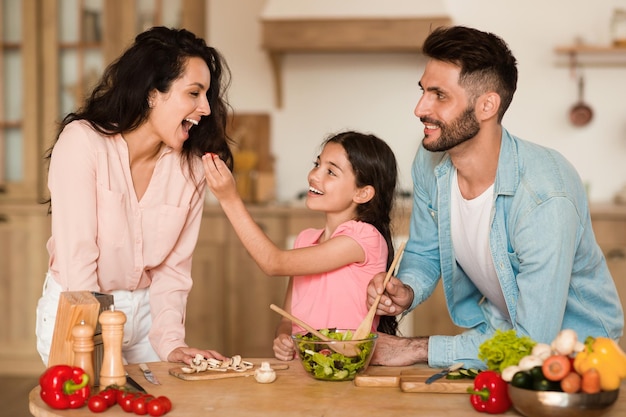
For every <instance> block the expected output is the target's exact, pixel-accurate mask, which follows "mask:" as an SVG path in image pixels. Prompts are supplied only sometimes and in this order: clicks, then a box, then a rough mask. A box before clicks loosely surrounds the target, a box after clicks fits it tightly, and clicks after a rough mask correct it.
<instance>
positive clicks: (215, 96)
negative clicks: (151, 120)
mask: <svg viewBox="0 0 626 417" xmlns="http://www.w3.org/2000/svg"><path fill="white" fill-rule="evenodd" d="M192 57H199V58H201V59H202V60H204V62H206V64H207V66H208V67H209V71H210V73H211V85H210V87H209V89H208V91H207V93H206V95H207V100H208V102H209V106H210V108H211V114H210V115H208V116H204V117H202V118H201V119H200V122H199V123H198V125H197V126H194V127H193V128H192V129H191V130H190V131H189V138H188V139H187V140H186V141H185V143H184V144H183V149H182V156H183V157H182V163H183V164H186V165H187V167H188V168H189V169H188V171H189V175H190V178H191V179H192V181H194V182H195V180H196V179H195V178H194V175H193V170H192V169H191V167H192V166H193V165H192V160H193V159H194V158H196V157H198V156H202V155H203V154H205V153H206V152H213V153H216V154H218V155H219V156H220V158H221V159H222V160H224V161H225V162H226V164H227V165H228V166H229V168H231V169H232V166H233V155H232V152H231V150H230V147H229V142H230V140H229V139H228V138H227V136H226V122H227V117H228V107H229V106H228V103H227V101H226V97H225V96H226V90H227V88H228V86H229V84H230V72H229V69H228V66H227V64H226V61H225V60H224V58H223V57H222V56H221V54H220V53H219V52H218V51H217V50H216V49H214V48H212V47H210V46H207V44H206V43H205V41H204V40H203V39H202V38H198V37H196V35H194V34H193V33H191V32H189V31H188V30H186V29H170V28H166V27H163V26H157V27H153V28H151V29H148V30H147V31H145V32H142V33H140V34H139V35H137V37H136V38H135V41H134V43H133V44H132V45H131V46H130V47H129V48H128V49H127V50H126V51H125V52H124V53H123V54H122V55H121V56H120V57H119V58H117V59H116V60H115V61H114V62H112V63H111V64H110V65H109V66H108V67H107V68H106V69H105V71H104V74H103V75H102V78H101V79H100V81H99V82H98V84H97V85H96V87H95V88H94V89H93V91H92V92H91V95H90V96H89V97H88V98H87V99H86V101H85V103H84V105H83V106H82V107H81V108H80V109H78V110H76V111H75V112H72V113H69V114H68V115H67V116H65V118H64V119H63V121H62V122H61V123H60V126H59V129H58V133H57V137H56V139H55V143H56V141H57V140H58V138H59V134H60V133H61V132H62V131H63V129H64V128H65V126H67V125H68V124H69V123H71V122H73V121H75V120H86V121H87V122H89V123H90V124H91V126H92V127H93V128H94V129H95V130H96V131H98V132H100V133H101V134H103V135H115V134H119V133H124V132H130V131H133V130H135V129H137V128H138V127H139V126H141V125H142V124H143V123H144V122H145V121H146V120H147V119H148V116H149V114H150V106H149V105H148V97H149V95H150V93H151V92H152V91H154V90H157V91H160V92H161V93H166V92H168V91H169V89H170V87H171V85H172V82H173V81H175V80H176V79H178V78H180V77H181V76H182V75H183V72H184V71H185V66H186V65H187V62H188V60H189V58H192ZM53 149H54V145H52V147H51V148H50V149H49V150H48V151H47V153H46V158H48V159H49V158H50V156H51V155H52V151H53Z"/></svg>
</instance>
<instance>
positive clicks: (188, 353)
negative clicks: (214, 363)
mask: <svg viewBox="0 0 626 417" xmlns="http://www.w3.org/2000/svg"><path fill="white" fill-rule="evenodd" d="M198 353H199V354H200V355H202V356H203V357H205V358H207V359H208V358H215V359H219V360H224V359H226V357H225V356H224V355H222V354H221V353H219V352H216V351H214V350H202V349H196V348H191V347H177V348H176V349H174V350H173V351H171V352H170V354H169V355H167V361H168V362H184V363H186V364H187V365H190V364H191V360H192V359H193V358H195V357H196V355H197V354H198Z"/></svg>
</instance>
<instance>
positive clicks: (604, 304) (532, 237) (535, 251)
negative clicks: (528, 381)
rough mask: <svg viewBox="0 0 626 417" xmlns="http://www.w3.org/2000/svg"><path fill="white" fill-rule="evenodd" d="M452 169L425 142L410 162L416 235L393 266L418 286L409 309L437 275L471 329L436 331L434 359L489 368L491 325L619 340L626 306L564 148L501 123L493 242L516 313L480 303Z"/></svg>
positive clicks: (538, 335) (542, 337) (546, 338)
mask: <svg viewBox="0 0 626 417" xmlns="http://www.w3.org/2000/svg"><path fill="white" fill-rule="evenodd" d="M453 169H454V167H453V165H452V162H451V160H450V157H449V155H448V154H447V153H445V152H439V153H433V152H429V151H426V150H425V149H424V148H423V147H421V146H420V149H419V150H418V152H417V154H416V156H415V160H414V163H413V169H412V176H413V184H414V190H413V198H414V202H413V210H412V215H411V225H410V238H409V241H408V242H407V245H406V248H405V252H404V256H403V258H402V261H401V263H400V267H399V272H398V274H397V275H398V278H400V279H401V280H402V281H403V282H405V283H406V284H408V285H410V286H411V287H412V289H413V291H414V293H415V298H414V299H413V304H412V305H411V307H410V308H409V310H408V311H410V310H412V309H414V308H415V307H416V306H417V305H418V304H420V303H421V302H423V301H424V300H426V299H427V298H428V297H429V296H430V295H431V293H432V292H433V290H434V288H435V286H436V285H437V283H438V282H439V279H441V280H442V284H443V290H444V293H445V298H446V304H447V307H448V311H449V312H450V317H451V318H452V321H453V322H454V323H455V324H456V325H457V326H459V327H462V328H466V329H468V330H467V331H465V332H463V333H461V334H459V335H456V336H440V335H433V336H431V337H430V339H429V344H428V363H429V365H430V366H433V367H443V366H448V365H450V364H451V363H452V362H454V361H462V362H464V363H465V365H466V366H473V367H481V368H484V367H485V364H484V363H483V362H482V361H479V360H478V347H479V345H480V344H481V343H482V342H483V341H485V340H487V339H489V338H490V337H492V336H493V333H494V331H495V329H502V330H508V329H511V328H512V329H515V330H516V332H517V334H518V335H528V336H530V337H531V338H532V339H533V340H535V341H536V342H544V343H550V342H551V341H552V340H553V339H554V337H555V336H556V335H557V333H558V332H559V331H560V330H561V329H565V328H570V329H573V330H575V331H576V332H577V334H578V336H579V337H580V338H581V339H584V338H585V337H587V336H608V337H610V338H613V339H615V340H617V339H618V338H619V337H620V336H621V335H622V330H623V327H624V313H623V311H622V307H621V304H620V300H619V297H618V295H617V290H616V288H615V284H614V282H613V279H612V278H611V275H610V273H609V270H608V267H607V265H606V261H605V259H604V256H603V254H602V251H601V250H600V248H599V246H598V244H597V243H596V240H595V235H594V233H593V230H592V228H591V218H590V215H589V206H588V202H587V196H586V192H585V189H584V186H583V184H582V181H581V180H580V177H579V175H578V174H577V172H576V170H575V169H574V167H573V166H572V165H571V164H570V163H569V162H568V161H567V160H566V159H565V158H564V157H563V156H561V155H560V154H559V153H558V152H556V151H554V150H551V149H547V148H545V147H542V146H539V145H536V144H533V143H530V142H527V141H524V140H521V139H519V138H517V137H515V136H512V135H510V134H509V132H508V131H506V129H504V128H503V129H502V145H501V148H500V156H499V161H498V169H497V173H496V179H495V183H494V196H493V198H494V202H493V207H492V210H491V230H490V233H489V246H490V249H491V255H492V256H493V263H494V266H495V269H496V273H497V276H498V280H499V281H500V285H501V287H502V292H503V294H504V298H505V301H506V306H507V309H508V313H509V317H510V320H509V319H505V318H502V316H501V315H499V314H496V313H495V312H494V311H495V307H494V306H493V305H492V304H491V303H489V302H488V301H486V300H483V301H482V302H481V300H482V298H483V296H482V294H481V293H480V292H479V290H478V289H477V288H476V287H475V286H474V284H473V283H472V281H471V280H470V279H469V278H468V277H467V275H465V273H464V272H463V270H462V269H461V268H460V267H459V266H458V265H457V263H456V261H455V257H454V248H453V247H452V236H451V229H450V182H451V177H452V176H451V173H452V170H453ZM419 319H420V318H419V317H416V320H419Z"/></svg>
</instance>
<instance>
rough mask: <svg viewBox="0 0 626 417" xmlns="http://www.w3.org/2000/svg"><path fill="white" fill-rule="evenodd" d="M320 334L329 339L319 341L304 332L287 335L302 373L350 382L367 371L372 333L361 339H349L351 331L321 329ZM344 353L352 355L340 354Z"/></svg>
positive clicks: (328, 379) (323, 378)
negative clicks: (291, 341) (293, 345)
mask: <svg viewBox="0 0 626 417" xmlns="http://www.w3.org/2000/svg"><path fill="white" fill-rule="evenodd" d="M320 333H322V334H323V335H325V336H328V337H329V338H330V339H332V340H331V341H323V340H320V338H318V337H317V336H314V335H312V334H311V333H308V332H301V333H296V334H294V335H292V336H291V337H292V338H293V341H294V344H295V347H296V351H297V352H298V356H299V357H300V360H301V361H302V366H303V367H304V370H305V371H307V372H308V373H309V374H310V375H311V376H312V377H313V378H315V379H320V380H324V381H351V380H353V379H354V377H355V376H356V374H357V373H359V372H362V371H364V370H365V369H366V368H367V366H368V365H369V362H370V359H371V357H372V353H373V352H374V347H375V345H376V339H377V338H378V335H377V334H376V333H370V334H369V335H368V337H367V338H366V339H361V340H352V335H353V333H354V330H338V329H321V330H320ZM346 351H349V352H354V355H352V354H350V355H348V354H344V353H345V352H346ZM342 352H344V353H342Z"/></svg>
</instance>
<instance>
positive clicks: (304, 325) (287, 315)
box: [270, 304, 331, 342]
mask: <svg viewBox="0 0 626 417" xmlns="http://www.w3.org/2000/svg"><path fill="white" fill-rule="evenodd" d="M270 309H272V310H274V311H275V312H277V313H278V314H280V315H281V316H283V317H285V318H287V319H289V320H291V321H293V322H294V323H296V324H297V325H298V326H300V327H302V328H303V329H305V330H307V331H309V332H311V334H313V335H315V336H317V337H319V338H320V339H321V340H323V341H325V342H328V341H330V340H331V339H330V338H328V337H327V336H324V335H323V334H322V333H320V332H319V331H318V330H317V329H314V328H313V327H312V326H311V325H309V324H307V323H305V322H303V321H302V320H300V319H299V318H297V317H296V316H294V315H292V314H290V313H288V312H286V311H285V310H283V309H282V308H280V307H278V306H277V305H276V304H270Z"/></svg>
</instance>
